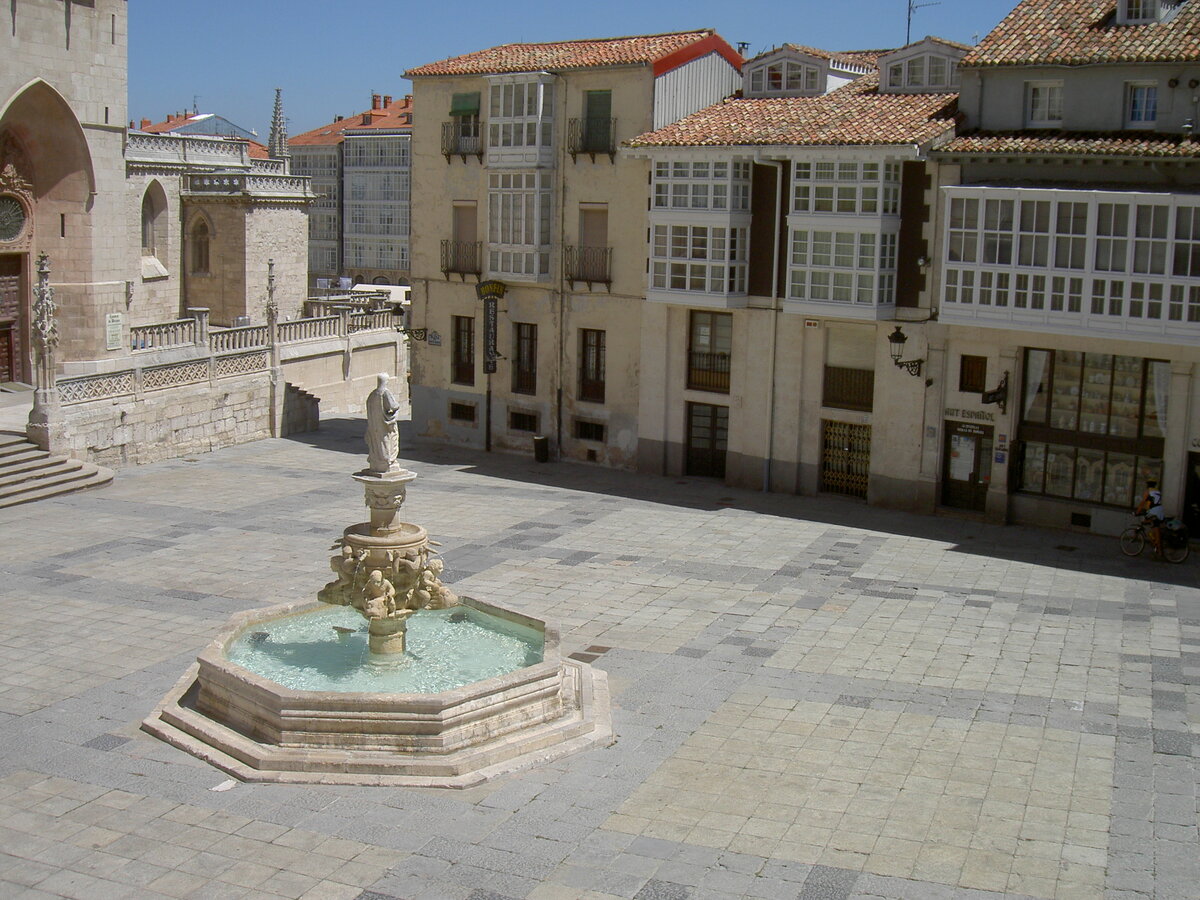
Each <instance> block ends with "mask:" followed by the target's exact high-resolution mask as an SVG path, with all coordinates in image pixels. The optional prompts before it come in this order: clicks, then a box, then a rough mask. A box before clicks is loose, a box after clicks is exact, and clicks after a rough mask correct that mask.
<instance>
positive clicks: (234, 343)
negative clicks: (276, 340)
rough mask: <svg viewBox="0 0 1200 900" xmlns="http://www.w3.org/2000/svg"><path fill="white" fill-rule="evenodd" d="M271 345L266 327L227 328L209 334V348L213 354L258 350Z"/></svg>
mask: <svg viewBox="0 0 1200 900" xmlns="http://www.w3.org/2000/svg"><path fill="white" fill-rule="evenodd" d="M269 343H270V337H269V335H268V334H267V326H266V325H245V326H242V327H241V328H225V329H222V330H220V331H210V332H209V333H208V346H209V349H210V350H212V352H213V353H228V352H230V351H231V350H249V349H252V348H255V349H256V348H259V347H266V346H268V344H269Z"/></svg>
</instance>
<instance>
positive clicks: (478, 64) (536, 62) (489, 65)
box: [404, 28, 740, 78]
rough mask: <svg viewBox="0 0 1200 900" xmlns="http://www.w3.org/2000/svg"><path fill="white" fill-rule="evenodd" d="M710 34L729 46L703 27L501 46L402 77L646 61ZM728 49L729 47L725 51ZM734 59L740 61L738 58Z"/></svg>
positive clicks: (584, 66)
mask: <svg viewBox="0 0 1200 900" xmlns="http://www.w3.org/2000/svg"><path fill="white" fill-rule="evenodd" d="M714 37H715V38H717V40H718V41H720V43H721V44H723V45H725V47H726V48H728V45H727V44H725V42H724V41H723V40H721V39H720V38H719V37H718V36H717V35H716V33H715V32H714V31H713V30H712V29H708V28H706V29H703V30H700V31H678V32H672V33H670V34H645V35H637V36H634V37H616V38H598V39H594V40H582V41H556V42H553V43H547V44H503V45H501V46H499V47H490V48H488V49H487V50H477V51H475V52H474V53H467V54H464V55H463V56H452V57H450V58H449V59H443V60H441V61H439V62H433V63H428V64H426V65H423V66H417V67H416V68H414V69H409V70H408V71H407V72H405V73H404V76H405V77H406V78H412V77H414V76H420V75H491V74H499V73H502V72H537V71H541V70H547V71H559V70H562V69H586V68H592V67H598V66H632V65H649V64H651V63H654V62H657V61H659V60H661V59H663V58H664V57H667V56H670V55H671V54H673V53H677V52H679V51H680V50H684V49H686V48H687V47H689V46H690V45H692V44H696V43H699V42H700V41H705V40H709V39H711V38H714ZM729 53H733V51H732V50H729ZM734 55H735V56H736V54H734ZM738 59H739V60H740V57H738ZM731 62H732V60H731Z"/></svg>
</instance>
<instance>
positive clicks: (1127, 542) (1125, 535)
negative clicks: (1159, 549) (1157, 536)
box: [1121, 525, 1146, 556]
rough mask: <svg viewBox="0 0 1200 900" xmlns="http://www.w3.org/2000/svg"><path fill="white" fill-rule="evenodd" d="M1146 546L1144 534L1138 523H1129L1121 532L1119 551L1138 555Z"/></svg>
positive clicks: (1127, 554)
mask: <svg viewBox="0 0 1200 900" xmlns="http://www.w3.org/2000/svg"><path fill="white" fill-rule="evenodd" d="M1145 548H1146V534H1145V532H1143V531H1142V528H1141V526H1140V525H1130V526H1129V527H1128V528H1126V529H1125V530H1124V531H1122V532H1121V552H1122V553H1124V554H1125V555H1126V556H1138V555H1139V554H1141V552H1142V550H1144V549H1145Z"/></svg>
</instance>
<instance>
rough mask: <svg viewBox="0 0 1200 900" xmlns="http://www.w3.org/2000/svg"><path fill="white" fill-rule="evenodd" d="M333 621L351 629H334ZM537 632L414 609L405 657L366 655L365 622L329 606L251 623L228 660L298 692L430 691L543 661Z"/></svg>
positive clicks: (470, 613)
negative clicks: (258, 623) (349, 630)
mask: <svg viewBox="0 0 1200 900" xmlns="http://www.w3.org/2000/svg"><path fill="white" fill-rule="evenodd" d="M334 626H337V627H339V628H349V629H353V630H352V631H351V632H350V633H348V634H346V633H343V634H339V633H338V632H337V631H335V628H334ZM542 646H543V641H542V635H541V634H540V633H539V632H537V631H535V630H534V629H532V628H527V627H525V626H523V625H518V624H516V623H514V622H510V621H508V620H506V619H500V618H497V617H496V616H491V615H488V614H487V613H483V612H480V611H479V610H477V609H471V608H469V607H456V608H454V609H439V610H430V609H423V610H419V611H417V612H415V613H413V615H411V616H410V617H409V619H408V639H407V650H406V651H405V653H404V654H403V655H397V656H372V655H371V653H370V651H369V649H368V646H367V621H366V619H364V618H363V617H362V616H361V615H359V614H358V613H357V612H355V611H354V610H353V609H350V608H349V607H345V606H330V607H327V608H325V609H320V610H316V611H314V612H310V613H301V614H299V615H295V616H288V617H286V618H282V619H275V620H274V621H271V622H265V623H263V624H261V625H253V626H251V627H250V628H248V629H247V630H246V631H244V632H242V633H241V634H240V635H238V637H237V638H236V639H235V640H234V642H233V643H232V644H231V645H230V647H229V653H228V656H229V659H230V661H232V662H235V663H237V664H238V665H239V666H242V667H243V668H246V669H249V670H250V671H251V672H253V673H254V674H256V675H260V676H262V677H263V678H266V679H268V680H270V681H273V682H275V683H276V684H280V685H283V686H284V687H288V688H292V689H294V690H299V691H339V692H347V693H358V692H363V693H386V694H391V693H403V694H432V693H437V692H439V691H448V690H452V689H454V688H458V687H462V686H463V685H465V684H473V683H475V682H476V681H483V680H484V679H487V678H494V677H496V676H497V675H503V674H504V673H506V672H512V671H513V670H515V669H520V668H523V667H525V666H531V665H534V664H536V663H539V662H541V661H542Z"/></svg>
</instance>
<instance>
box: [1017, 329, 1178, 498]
mask: <svg viewBox="0 0 1200 900" xmlns="http://www.w3.org/2000/svg"><path fill="white" fill-rule="evenodd" d="M1024 383H1025V390H1024V391H1023V396H1022V398H1021V404H1022V405H1021V424H1020V426H1019V429H1018V437H1019V443H1018V449H1019V459H1020V460H1021V471H1020V477H1019V479H1018V485H1019V488H1018V489H1019V490H1021V491H1024V492H1026V493H1033V494H1045V495H1048V496H1053V497H1064V498H1070V499H1074V500H1078V501H1083V502H1088V503H1097V504H1103V505H1107V506H1116V507H1121V508H1123V509H1128V508H1129V507H1131V506H1132V505H1133V502H1134V497H1135V493H1134V492H1135V491H1136V489H1137V486H1138V485H1140V484H1142V483H1144V482H1145V480H1146V479H1147V478H1158V477H1159V475H1160V474H1161V469H1162V453H1163V432H1164V428H1163V422H1164V418H1165V415H1166V408H1167V391H1168V388H1169V385H1170V365H1169V364H1168V363H1166V362H1164V361H1161V360H1153V359H1141V358H1138V357H1133V356H1115V355H1112V354H1107V353H1083V352H1080V351H1076V350H1036V349H1029V350H1026V351H1025V381H1024Z"/></svg>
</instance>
